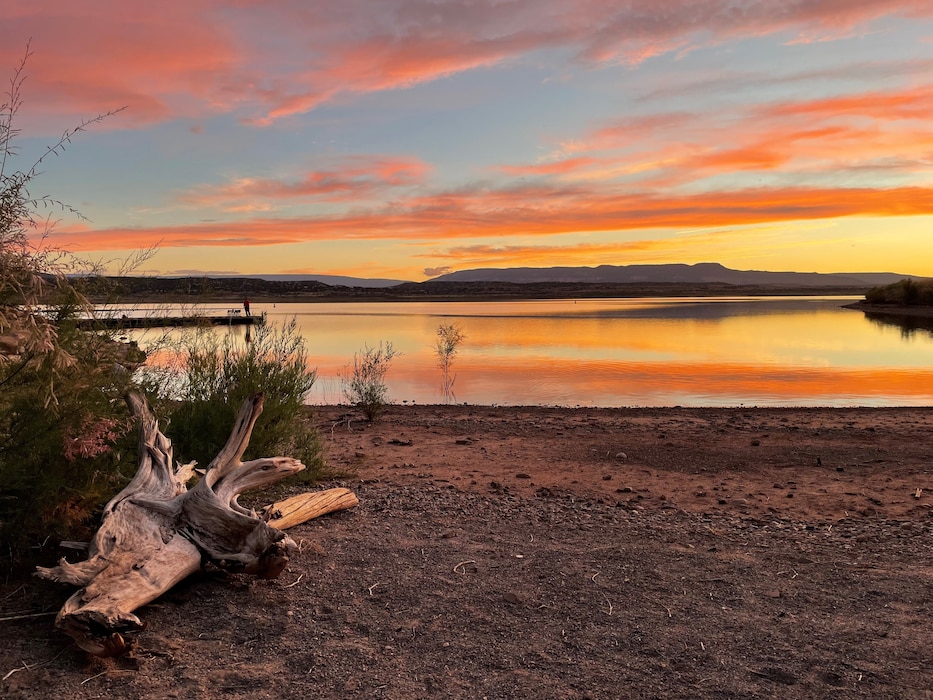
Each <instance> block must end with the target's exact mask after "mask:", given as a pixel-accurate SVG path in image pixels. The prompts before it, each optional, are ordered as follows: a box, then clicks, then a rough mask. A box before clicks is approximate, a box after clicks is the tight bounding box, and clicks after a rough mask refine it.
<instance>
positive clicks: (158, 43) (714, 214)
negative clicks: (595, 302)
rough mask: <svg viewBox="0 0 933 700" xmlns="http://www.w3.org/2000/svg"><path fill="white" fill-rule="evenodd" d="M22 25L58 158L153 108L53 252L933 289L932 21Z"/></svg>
mask: <svg viewBox="0 0 933 700" xmlns="http://www.w3.org/2000/svg"><path fill="white" fill-rule="evenodd" d="M7 5H8V7H6V8H5V9H6V10H7V15H8V16H9V17H11V18H13V20H14V21H9V22H6V23H3V24H0V65H8V66H16V65H17V64H18V62H19V60H20V59H21V57H22V50H23V47H22V45H21V43H20V42H21V41H22V38H21V37H30V36H31V37H34V44H33V45H31V49H32V51H33V56H32V57H31V58H30V60H29V63H28V68H29V70H28V73H29V82H28V89H29V92H28V94H27V95H26V96H25V104H26V105H28V108H29V110H30V111H29V112H28V114H27V115H26V116H27V117H28V121H29V124H30V126H35V125H38V128H40V129H41V130H42V133H40V134H37V135H36V138H37V140H41V138H44V134H45V133H50V132H51V133H60V127H59V126H58V123H59V121H62V122H63V123H64V124H66V125H67V124H69V123H71V122H73V121H74V117H73V115H76V114H77V115H80V116H79V117H78V118H77V121H78V122H80V120H81V118H82V117H83V116H86V115H87V114H89V113H90V114H95V113H97V112H98V111H100V110H101V109H104V110H106V109H111V108H117V107H120V106H122V105H126V106H127V109H126V110H125V111H124V112H120V114H119V115H118V116H117V118H116V119H110V120H105V123H104V124H103V125H101V126H100V129H99V130H96V129H95V130H94V137H95V138H99V141H97V142H96V144H95V147H94V148H93V149H89V150H90V151H93V155H90V156H89V155H87V153H88V152H87V151H84V152H82V151H81V150H80V148H75V149H74V154H75V155H77V156H78V157H83V158H86V159H88V160H86V161H85V163H86V164H89V165H91V166H94V167H89V168H88V170H89V171H91V172H94V177H95V178H104V177H107V176H110V175H113V174H114V173H123V174H124V176H123V178H122V179H119V180H118V181H116V182H114V183H113V186H112V187H106V186H105V185H103V184H101V183H100V182H97V181H96V180H95V182H94V183H93V184H94V186H93V187H90V189H91V190H92V192H91V194H90V195H88V194H86V193H85V192H84V191H83V190H82V189H81V185H82V184H84V185H87V183H81V182H78V183H75V184H74V189H73V191H74V192H75V193H77V194H76V196H75V197H74V198H71V197H69V196H64V197H62V198H61V199H62V201H66V202H69V201H76V202H78V203H82V202H89V204H90V209H91V211H86V212H84V213H85V214H87V215H88V217H89V219H90V220H93V221H94V222H95V223H94V224H89V223H86V222H84V221H78V220H76V219H73V218H68V216H69V215H68V214H67V212H66V213H65V215H64V216H65V217H66V218H65V220H63V222H62V223H61V224H60V225H59V226H58V227H57V229H56V230H55V231H54V232H53V233H52V235H51V236H50V238H49V241H48V242H49V243H51V244H53V245H55V246H58V247H61V248H64V249H68V250H74V251H76V252H78V253H79V254H85V255H89V256H90V257H95V258H107V257H110V256H111V255H112V254H113V253H114V252H118V253H119V252H120V251H130V250H135V249H143V248H148V247H150V246H153V245H159V246H160V253H159V254H158V256H157V257H156V258H155V262H154V263H153V265H154V266H157V267H155V269H153V270H151V271H150V272H154V273H160V274H172V273H175V272H176V271H179V270H187V271H191V272H193V273H197V272H198V271H201V272H204V273H217V272H234V273H244V274H258V273H269V274H273V273H282V272H285V271H286V270H287V271H291V272H300V271H302V270H304V271H307V272H309V273H317V274H342V275H349V276H367V277H390V278H396V279H412V280H420V279H423V278H424V277H430V276H433V273H435V272H437V271H441V270H448V269H449V270H459V269H466V268H471V267H503V266H540V267H546V266H558V265H563V266H587V265H599V264H615V265H622V264H630V263H651V262H654V263H665V262H677V263H693V262H720V263H722V264H724V265H727V266H729V267H733V268H738V269H760V270H798V271H821V272H847V271H848V272H857V271H862V272H869V271H893V272H899V273H903V274H915V275H933V247H931V246H933V244H931V243H930V239H931V238H933V237H931V236H930V235H929V231H930V230H933V229H931V228H930V221H931V215H933V169H931V166H930V162H931V160H930V154H931V153H933V129H931V122H930V120H929V118H928V115H930V114H931V113H933V83H931V79H930V76H931V75H933V54H931V51H930V46H933V45H931V44H930V43H929V31H931V30H930V27H933V24H931V22H933V5H931V4H930V3H929V2H928V0H893V1H891V2H885V3H878V2H868V3H848V4H846V3H839V2H838V0H812V1H811V2H807V3H796V4H791V5H790V6H785V4H782V3H761V2H754V3H748V7H745V6H744V3H743V2H739V3H738V5H736V4H735V3H733V2H731V1H730V0H710V2H706V3H702V6H701V7H700V6H697V4H696V3H689V2H687V0H670V1H669V2H664V3H651V2H643V1H641V0H639V1H638V2H634V3H615V4H613V3H605V2H596V3H584V4H579V3H576V4H574V3H571V4H568V3H565V2H559V1H557V0H513V2H509V3H479V4H477V5H476V6H475V7H474V6H471V7H470V9H469V11H466V10H464V9H463V8H461V7H459V6H458V4H457V3H441V4H437V3H432V2H421V1H420V0H415V1H414V2H411V1H409V0H378V2H377V0H347V2H346V3H322V4H315V5H314V7H313V8H309V7H308V6H307V3H301V2H298V1H297V0H283V2H280V3H275V4H274V6H272V7H265V6H263V7H260V6H259V5H257V4H255V3H237V2H230V1H229V0H199V1H198V2H195V3H189V4H187V5H185V6H184V7H181V6H179V7H178V8H176V10H177V11H175V12H172V13H168V14H166V13H164V12H160V11H159V10H158V9H154V8H153V7H152V5H151V3H150V4H147V3H143V2H141V1H140V0H126V1H125V2H122V3H113V2H110V1H109V0H103V1H102V2H99V3H90V4H89V3H84V4H80V5H77V4H74V3H71V4H68V3H35V2H28V1H27V0H8V2H7ZM271 37H274V38H275V39H274V41H273V40H272V39H271ZM856 37H857V38H856ZM827 42H834V43H833V46H832V47H829V46H828V45H827V46H825V47H824V46H822V45H823V44H826V43H827ZM836 42H838V43H836ZM87 45H93V46H94V47H95V50H94V51H92V52H88V51H85V50H84V47H86V46H87ZM309 46H313V47H314V48H313V51H312V50H309V48H308V47H309ZM724 56H728V58H724ZM776 56H780V59H778V60H775V57H776ZM687 57H689V60H686V59H687ZM649 59H653V60H649ZM681 59H683V60H681ZM528 105H532V106H533V109H528ZM50 123H55V124H56V126H55V128H54V129H50V128H49V127H48V124H50ZM123 130H126V132H129V130H140V131H141V134H140V138H138V139H135V138H125V135H126V133H124V131H123ZM143 130H145V131H143ZM131 136H135V135H133V134H131ZM134 141H138V142H139V144H141V147H140V148H139V151H137V150H135V149H136V148H137V147H139V144H136V143H134ZM231 144H233V145H235V146H236V149H235V154H236V156H237V157H236V158H231V157H230V154H231V148H230V146H231ZM98 149H99V150H98ZM98 153H103V154H105V155H104V156H103V157H102V158H101V160H100V163H104V161H106V163H105V164H103V165H101V167H100V168H99V169H97V170H95V169H94V168H96V167H97V166H98V164H99V163H98V160H97V154H98ZM116 154H118V155H116ZM166 154H169V155H168V157H167V156H166ZM69 155H71V154H69ZM221 156H223V157H221ZM120 158H123V159H126V160H127V161H129V165H127V164H125V163H124V164H123V166H122V167H123V169H122V170H120V169H119V168H118V166H116V165H115V164H116V163H119V162H120V160H119V159H120ZM139 163H144V164H145V166H144V167H145V169H146V174H147V175H149V174H150V173H156V175H152V176H151V177H149V178H146V177H143V176H142V173H141V172H140V171H134V169H135V168H137V167H138V164H139ZM150 168H151V169H152V170H151V171H150V170H149V169H150ZM77 172H79V173H81V174H82V175H83V171H81V170H80V169H79V170H78V171H77ZM134 176H138V179H139V182H138V183H134ZM117 177H118V178H119V175H118V176H117ZM78 179H79V180H80V177H79V178H78ZM157 180H163V181H164V182H162V183H161V184H156V181H157ZM102 190H106V192H105V193H102V192H101V191H102ZM55 196H56V198H58V193H55ZM78 208H79V209H81V210H82V211H84V209H83V207H81V206H79V207H78ZM866 221H871V222H874V225H875V228H874V229H873V230H868V229H867V228H866V226H865V224H864V222H866ZM139 222H142V224H141V225H137V224H139Z"/></svg>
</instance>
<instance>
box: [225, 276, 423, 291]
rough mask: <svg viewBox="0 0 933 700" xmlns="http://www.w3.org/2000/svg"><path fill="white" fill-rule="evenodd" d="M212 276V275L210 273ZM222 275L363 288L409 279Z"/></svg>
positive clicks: (382, 285)
mask: <svg viewBox="0 0 933 700" xmlns="http://www.w3.org/2000/svg"><path fill="white" fill-rule="evenodd" d="M210 276H211V277H213V276H214V275H210ZM218 277H220V276H218ZM223 277H248V278H250V279H257V280H266V281H267V282H322V283H323V284H329V285H330V286H332V287H362V288H364V289H377V288H381V287H394V286H396V285H399V284H404V283H405V282H408V281H409V280H391V279H378V278H375V279H369V278H366V277H345V276H342V275H299V274H292V275H223Z"/></svg>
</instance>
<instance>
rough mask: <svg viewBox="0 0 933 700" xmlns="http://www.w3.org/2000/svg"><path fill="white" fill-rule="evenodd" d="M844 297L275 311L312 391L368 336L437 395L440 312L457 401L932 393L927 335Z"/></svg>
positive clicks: (419, 391) (403, 391) (337, 394)
mask: <svg viewBox="0 0 933 700" xmlns="http://www.w3.org/2000/svg"><path fill="white" fill-rule="evenodd" d="M845 301H846V300H840V299H801V298H797V299H777V300H775V299H770V300H769V299H718V300H717V299H712V300H711V299H695V300H689V299H678V300H657V299H652V300H593V301H582V300H581V301H580V302H579V303H575V302H574V301H573V300H563V301H548V302H502V303H497V302H487V303H459V302H456V303H423V304H422V303H382V304H301V305H299V304H295V305H288V304H280V305H278V308H277V309H276V310H275V313H277V314H278V315H279V316H281V317H283V318H284V317H287V316H288V315H289V314H292V313H294V314H295V315H296V317H297V319H298V322H299V324H300V326H301V328H302V329H303V330H302V334H303V335H304V337H305V338H306V340H307V343H308V354H309V365H310V367H312V368H316V369H317V374H318V381H317V383H316V385H315V388H314V389H313V390H312V393H311V395H310V397H309V401H310V402H311V403H339V402H343V401H345V397H344V396H343V392H342V386H341V381H340V378H339V377H340V373H341V372H342V371H344V370H345V369H346V368H347V365H348V363H349V362H350V361H351V360H352V358H353V355H354V353H356V352H358V351H359V350H360V349H361V348H363V347H364V346H365V345H369V346H374V345H375V344H376V343H378V342H379V341H387V342H391V343H393V345H394V346H395V349H396V350H398V351H400V352H401V354H400V355H399V356H398V357H396V358H395V359H394V360H393V361H392V364H391V367H390V369H389V372H388V374H387V376H386V384H387V386H388V388H389V397H390V399H391V400H393V401H397V402H402V401H415V402H418V403H440V402H443V401H444V396H443V394H442V392H441V388H440V387H441V375H440V371H439V370H438V368H437V366H436V357H435V355H434V353H433V350H432V346H433V343H434V340H435V338H436V329H437V327H438V325H439V324H442V323H445V324H446V323H457V324H458V325H460V326H461V328H462V329H463V331H464V332H465V334H466V340H465V341H464V343H463V344H462V346H461V347H460V351H459V353H458V355H457V356H456V357H455V360H454V365H453V370H454V373H455V375H456V382H455V385H454V393H455V397H456V400H457V401H458V402H465V403H470V404H477V405H481V404H512V405H535V404H546V405H569V406H575V405H588V406H619V405H635V406H637V405H655V406H658V405H677V404H679V405H687V406H701V405H740V404H746V405H751V404H758V405H854V404H864V405H927V404H933V368H931V362H930V359H931V357H933V336H930V334H929V333H928V332H926V333H917V334H915V335H913V336H911V335H910V334H906V335H905V331H904V330H903V329H900V328H898V327H893V326H885V325H879V324H878V323H872V322H870V321H868V320H867V319H866V318H865V316H864V315H863V314H862V313H861V312H857V311H850V310H845V309H842V308H841V305H842V304H843V303H845ZM270 318H272V320H275V318H274V317H270ZM167 359H168V358H167V356H162V355H156V356H155V357H153V358H152V361H153V362H164V361H166V360H167Z"/></svg>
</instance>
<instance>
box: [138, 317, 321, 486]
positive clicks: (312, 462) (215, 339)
mask: <svg viewBox="0 0 933 700" xmlns="http://www.w3.org/2000/svg"><path fill="white" fill-rule="evenodd" d="M168 354H169V355H171V356H173V357H174V358H176V361H175V363H174V364H169V365H167V366H161V367H147V368H146V369H145V370H144V371H143V372H141V376H140V381H141V383H142V384H143V387H144V388H145V389H146V390H147V393H149V394H150V395H151V396H152V397H153V403H154V404H155V406H156V407H157V409H156V410H157V413H158V414H159V415H160V416H161V417H162V422H163V427H164V432H165V434H166V435H167V436H168V437H169V438H171V440H172V443H173V445H174V447H175V455H176V456H177V457H178V458H179V459H183V460H186V461H187V460H192V459H194V460H197V462H198V463H199V464H200V465H201V466H202V467H206V466H207V465H208V464H209V463H210V460H212V459H213V458H214V457H215V456H216V455H217V453H218V452H219V451H220V449H221V448H222V447H223V446H224V444H225V443H226V441H227V438H228V437H229V435H230V430H231V429H232V428H233V424H234V421H235V419H236V415H237V413H238V412H239V410H240V407H241V406H242V404H243V401H245V400H246V399H247V398H248V397H250V396H252V395H253V394H255V393H257V392H262V393H263V394H264V395H265V401H264V403H263V411H262V415H261V416H260V417H259V420H258V421H257V422H256V426H255V428H254V429H253V434H252V437H251V438H250V443H249V449H248V451H247V454H246V456H245V457H244V458H245V459H252V458H256V457H270V456H274V455H287V456H289V457H295V458H296V459H300V460H301V461H302V462H304V464H305V466H306V467H307V470H306V471H304V472H301V478H302V479H303V480H315V479H318V478H322V477H323V476H326V465H325V462H324V457H323V448H322V444H321V440H320V436H319V435H318V433H317V431H316V430H315V428H314V426H313V424H312V422H311V416H310V410H309V409H307V407H306V406H305V403H304V402H305V397H306V396H307V394H308V392H309V391H310V390H311V387H312V386H313V385H314V381H315V378H316V372H315V370H312V369H309V368H308V364H307V363H308V357H307V351H306V348H305V341H304V339H303V338H302V337H301V334H300V333H299V331H298V328H297V324H296V322H295V320H294V319H292V320H291V321H289V322H288V323H285V324H284V325H282V326H280V327H279V326H274V325H268V326H267V325H260V326H254V327H253V330H252V338H251V340H250V341H249V342H243V343H238V342H237V340H236V338H235V337H234V336H233V335H232V334H230V333H226V334H222V333H218V332H217V331H216V330H212V329H209V328H204V329H194V330H192V331H189V332H186V333H184V334H182V335H181V337H180V340H178V341H177V342H176V343H175V344H174V346H173V347H171V348H170V352H169V353H168Z"/></svg>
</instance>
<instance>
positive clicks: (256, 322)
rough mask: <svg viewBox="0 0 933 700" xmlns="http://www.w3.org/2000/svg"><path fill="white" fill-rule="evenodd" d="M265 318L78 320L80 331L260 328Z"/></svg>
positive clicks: (114, 317)
mask: <svg viewBox="0 0 933 700" xmlns="http://www.w3.org/2000/svg"><path fill="white" fill-rule="evenodd" d="M265 322H266V318H265V316H264V315H263V316H246V315H243V314H226V315H225V316H102V317H100V318H84V319H80V320H79V321H78V322H77V323H78V328H81V329H82V330H89V331H91V330H123V329H127V330H128V329H132V328H181V327H189V328H190V327H192V326H261V325H263V324H265Z"/></svg>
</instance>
